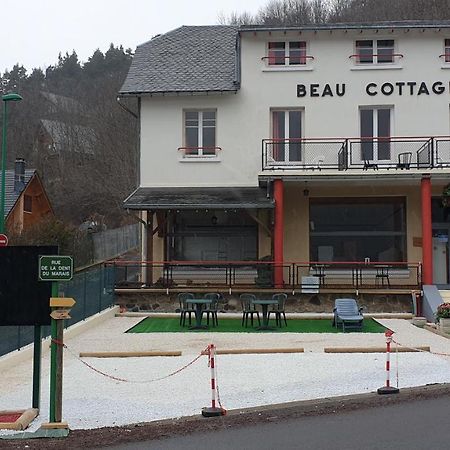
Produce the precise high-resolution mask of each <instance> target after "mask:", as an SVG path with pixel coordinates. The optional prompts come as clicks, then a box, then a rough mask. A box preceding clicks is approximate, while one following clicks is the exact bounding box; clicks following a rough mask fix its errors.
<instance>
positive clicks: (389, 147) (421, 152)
mask: <svg viewBox="0 0 450 450" xmlns="http://www.w3.org/2000/svg"><path fill="white" fill-rule="evenodd" d="M446 167H450V137H448V136H435V137H428V136H425V137H398V136H388V137H365V138H292V139H263V140H262V170H276V169H278V170H315V169H318V170H321V169H331V170H350V169H356V170H361V169H368V168H371V169H400V170H403V169H422V168H431V169H437V168H446Z"/></svg>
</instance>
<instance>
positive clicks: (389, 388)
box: [377, 329, 399, 394]
mask: <svg viewBox="0 0 450 450" xmlns="http://www.w3.org/2000/svg"><path fill="white" fill-rule="evenodd" d="M393 334H394V332H393V331H392V330H389V329H388V330H386V331H385V333H384V335H385V336H386V385H385V386H383V387H380V388H378V390H377V392H378V393H379V394H398V393H399V389H398V388H396V387H393V386H391V375H390V373H391V342H392V335H393Z"/></svg>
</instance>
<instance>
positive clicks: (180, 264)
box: [106, 260, 422, 292]
mask: <svg viewBox="0 0 450 450" xmlns="http://www.w3.org/2000/svg"><path fill="white" fill-rule="evenodd" d="M106 264H107V266H108V267H112V268H113V269H114V275H113V276H114V284H115V286H116V287H118V288H140V287H142V286H143V283H142V281H139V279H138V276H137V275H138V274H139V273H141V272H143V271H145V272H147V274H149V273H150V278H153V280H156V281H155V282H154V283H146V285H145V287H152V288H156V289H172V290H184V289H186V288H189V289H192V288H220V289H224V288H226V289H229V290H231V289H236V288H243V289H254V288H258V289H269V290H273V289H274V288H275V287H276V286H275V281H274V274H275V271H276V270H277V268H278V269H282V273H283V282H282V286H277V287H279V288H282V289H289V290H292V291H293V292H294V291H301V290H302V289H304V288H305V289H308V288H309V287H310V286H309V284H310V283H312V284H313V287H314V286H315V283H318V284H319V286H320V288H321V289H330V290H334V289H381V290H384V289H388V288H397V289H411V290H415V289H420V287H421V285H422V268H421V264H420V263H412V262H406V261H405V262H366V261H349V262H336V261H330V262H317V261H307V262H284V263H283V264H280V263H276V262H274V261H228V262H225V261H170V262H169V261H166V262H155V261H125V260H120V261H108V262H107V263H106Z"/></svg>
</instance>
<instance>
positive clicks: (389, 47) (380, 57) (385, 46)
mask: <svg viewBox="0 0 450 450" xmlns="http://www.w3.org/2000/svg"><path fill="white" fill-rule="evenodd" d="M393 55H394V41H393V40H392V39H388V40H380V41H377V62H379V63H392V62H394V56H393Z"/></svg>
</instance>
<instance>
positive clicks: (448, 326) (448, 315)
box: [436, 303, 450, 333]
mask: <svg viewBox="0 0 450 450" xmlns="http://www.w3.org/2000/svg"><path fill="white" fill-rule="evenodd" d="M436 320H437V321H438V322H439V328H440V329H441V331H443V332H444V333H450V303H441V304H440V305H439V306H438V307H437V310H436Z"/></svg>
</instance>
